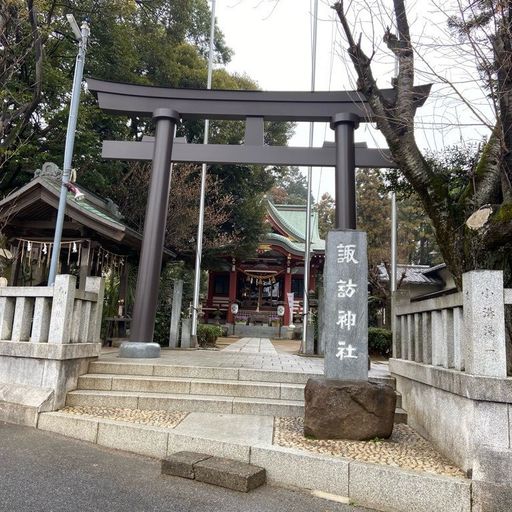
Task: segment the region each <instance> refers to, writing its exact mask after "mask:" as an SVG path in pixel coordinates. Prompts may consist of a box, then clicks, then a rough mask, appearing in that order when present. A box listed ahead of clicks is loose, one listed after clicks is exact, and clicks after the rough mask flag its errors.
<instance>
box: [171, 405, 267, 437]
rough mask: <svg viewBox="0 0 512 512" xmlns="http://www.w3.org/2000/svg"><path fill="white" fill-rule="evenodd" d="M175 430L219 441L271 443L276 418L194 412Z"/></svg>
mask: <svg viewBox="0 0 512 512" xmlns="http://www.w3.org/2000/svg"><path fill="white" fill-rule="evenodd" d="M174 431H175V432H180V433H183V434H188V435H191V436H194V437H203V438H208V439H215V440H217V441H224V442H232V443H244V444H251V443H258V444H268V445H271V444H272V436H273V431H274V418H273V417H271V416H248V415H238V414H214V413H209V412H206V413H204V412H192V413H190V414H189V415H188V416H187V417H186V418H185V419H184V420H183V421H182V422H181V423H180V424H179V425H178V426H177V427H176V428H175V429H174Z"/></svg>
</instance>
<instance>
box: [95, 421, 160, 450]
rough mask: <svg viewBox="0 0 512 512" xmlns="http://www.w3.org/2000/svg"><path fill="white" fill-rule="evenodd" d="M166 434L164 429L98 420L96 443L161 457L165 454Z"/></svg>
mask: <svg viewBox="0 0 512 512" xmlns="http://www.w3.org/2000/svg"><path fill="white" fill-rule="evenodd" d="M167 436H168V432H167V431H166V430H165V429H158V428H155V427H149V426H147V425H127V424H126V423H125V424H123V423H120V422H114V421H100V422H99V426H98V440H97V443H98V444H100V445H102V446H107V447H109V448H116V449H118V450H127V449H129V450H130V451H131V452H133V453H138V454H139V455H146V456H148V457H154V458H157V459H162V458H163V457H165V456H166V454H167Z"/></svg>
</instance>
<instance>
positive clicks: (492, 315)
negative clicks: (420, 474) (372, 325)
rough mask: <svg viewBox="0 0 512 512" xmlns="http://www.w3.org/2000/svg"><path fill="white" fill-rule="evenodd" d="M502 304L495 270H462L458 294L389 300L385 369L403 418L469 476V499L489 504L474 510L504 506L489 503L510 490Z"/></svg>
mask: <svg viewBox="0 0 512 512" xmlns="http://www.w3.org/2000/svg"><path fill="white" fill-rule="evenodd" d="M510 304H512V290H511V289H504V287H503V273H502V272H501V271H488V270H477V271H471V272H468V273H466V274H464V275H463V281H462V291H461V292H458V293H453V294H451V295H445V296H442V297H437V298H431V299H428V300H411V299H410V298H408V297H407V296H405V294H404V293H402V292H397V293H396V294H395V296H394V298H393V312H394V318H393V322H394V336H393V338H394V339H393V358H391V359H390V361H389V368H390V371H391V373H392V375H393V376H394V377H395V379H396V387H397V390H398V391H399V392H400V393H401V395H402V403H403V407H404V409H405V410H406V411H407V414H408V423H409V425H411V426H412V427H413V428H415V429H416V430H417V431H418V432H420V433H421V434H422V435H423V436H424V437H426V438H427V439H429V440H431V441H432V442H433V443H434V444H435V445H436V447H437V448H438V449H439V450H440V451H441V452H442V453H443V454H444V455H446V456H447V457H448V458H449V459H451V460H453V461H454V462H456V463H457V464H458V465H459V466H460V467H461V468H463V469H464V470H467V471H468V473H470V474H473V482H472V486H473V493H474V494H473V497H474V499H475V503H480V502H483V501H485V502H487V503H491V504H492V506H491V507H490V508H478V507H477V509H478V510H505V509H502V508H499V506H498V505H497V504H498V502H499V500H503V496H504V495H503V492H502V491H503V489H512V476H511V473H510V471H509V469H507V468H510V467H512V444H511V443H512V441H511V440H512V378H511V377H509V376H507V357H506V351H507V342H506V331H505V306H506V305H510ZM497 474H499V475H500V479H497V478H495V476H496V475H497ZM498 480H499V482H498ZM502 480H503V482H502ZM502 484H503V485H502ZM505 484H506V485H505Z"/></svg>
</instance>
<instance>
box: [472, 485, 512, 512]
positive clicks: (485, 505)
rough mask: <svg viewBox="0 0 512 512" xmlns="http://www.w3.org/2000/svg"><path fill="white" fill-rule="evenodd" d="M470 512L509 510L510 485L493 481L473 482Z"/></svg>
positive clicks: (510, 502)
mask: <svg viewBox="0 0 512 512" xmlns="http://www.w3.org/2000/svg"><path fill="white" fill-rule="evenodd" d="M472 488H473V493H472V494H473V508H472V509H471V510H472V512H510V510H511V507H512V486H511V485H510V484H496V483H493V482H480V481H476V482H473V485H472Z"/></svg>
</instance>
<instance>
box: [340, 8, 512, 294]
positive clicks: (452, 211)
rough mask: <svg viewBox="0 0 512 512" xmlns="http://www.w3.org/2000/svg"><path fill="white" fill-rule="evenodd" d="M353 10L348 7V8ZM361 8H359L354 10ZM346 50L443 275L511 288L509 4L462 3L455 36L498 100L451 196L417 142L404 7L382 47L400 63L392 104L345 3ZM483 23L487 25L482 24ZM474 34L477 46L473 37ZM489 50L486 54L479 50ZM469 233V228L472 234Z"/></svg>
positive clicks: (445, 174)
mask: <svg viewBox="0 0 512 512" xmlns="http://www.w3.org/2000/svg"><path fill="white" fill-rule="evenodd" d="M352 3H353V4H357V2H350V4H352ZM359 4H361V2H359ZM333 8H334V9H335V11H336V13H337V15H338V18H339V21H340V23H341V26H342V29H343V32H344V34H345V37H346V40H347V42H348V55H349V56H350V59H351V61H352V64H353V66H354V69H355V71H356V74H357V79H358V82H357V86H358V89H359V90H360V91H361V92H362V93H363V94H364V96H365V97H366V99H367V100H368V102H369V104H370V106H371V108H372V109H373V112H374V113H375V116H376V123H377V128H378V129H379V130H380V131H381V133H382V134H383V135H384V137H385V138H386V141H387V143H388V145H389V148H390V150H391V154H392V156H393V159H394V160H395V162H396V163H397V164H398V166H399V168H400V170H401V172H402V173H403V175H404V176H405V178H406V179H407V180H408V182H409V183H410V184H411V185H412V187H413V188H414V190H415V192H416V193H417V195H418V197H419V198H420V200H421V202H422V204H423V206H424V208H425V211H426V212H427V214H428V216H429V217H430V219H431V220H432V223H433V226H434V228H435V232H436V238H437V241H438V244H439V247H440V250H441V253H442V256H443V258H444V261H445V262H446V263H447V265H448V267H449V268H450V270H451V271H452V273H453V274H454V276H455V279H456V282H457V284H458V285H459V286H460V285H461V279H462V274H463V272H465V271H467V270H471V269H475V268H490V269H496V268H497V269H503V270H505V279H506V282H507V283H509V284H510V283H511V280H512V273H511V266H512V264H511V261H510V258H509V251H510V247H511V239H512V238H511V235H512V200H511V185H510V183H511V181H510V180H511V177H512V173H511V169H512V151H511V149H512V73H511V72H512V51H511V46H512V31H511V27H512V2H510V1H505V2H503V1H501V0H481V1H468V2H467V4H466V5H465V6H464V5H462V3H461V2H459V12H460V13H461V15H462V16H461V17H459V18H456V17H452V18H451V19H450V22H451V24H452V26H455V25H456V24H457V23H458V28H459V33H460V34H462V35H463V36H464V37H466V39H467V40H469V43H470V45H471V47H472V48H473V49H474V54H473V55H474V60H475V62H478V64H479V69H480V70H481V73H482V77H481V78H482V80H484V81H485V82H486V83H485V87H486V88H487V89H488V91H489V94H490V95H491V96H492V98H494V99H495V102H494V103H495V106H496V123H495V126H494V128H493V131H492V135H491V136H490V137H489V140H488V142H487V143H486V145H485V147H484V149H483V151H482V152H481V155H480V159H479V161H478V162H477V164H476V166H475V168H473V169H468V173H467V176H466V182H465V184H464V186H463V187H462V188H461V189H460V190H457V191H455V192H454V190H453V189H452V188H451V186H450V185H451V175H450V169H442V168H441V169H440V168H439V167H436V166H433V165H432V164H431V163H430V162H429V161H428V160H427V158H426V157H425V155H424V154H423V153H422V151H421V150H420V148H419V147H418V143H417V141H416V138H415V115H416V108H415V103H414V93H413V86H414V81H415V55H416V52H415V48H414V46H413V43H412V39H411V33H410V25H409V21H408V17H407V11H406V8H405V2H404V0H393V9H394V20H390V25H391V22H393V24H394V26H395V29H394V30H392V29H391V28H390V27H388V28H387V29H386V30H385V31H384V33H383V41H384V42H385V44H386V46H387V48H388V50H389V51H390V52H392V54H393V55H394V56H395V57H396V59H397V61H398V74H397V76H396V77H395V79H394V80H393V88H394V90H395V92H396V94H395V96H394V99H393V100H391V101H389V100H386V99H384V97H383V95H382V93H381V89H380V88H379V86H378V85H377V80H376V78H375V76H374V73H373V69H372V64H373V62H372V60H373V57H374V54H373V53H372V54H367V53H365V51H364V49H363V47H362V46H363V45H362V43H361V37H360V36H357V35H356V34H354V30H353V28H352V27H351V24H350V20H349V16H350V11H349V10H347V9H345V5H344V2H343V1H338V2H336V3H335V4H334V5H333ZM468 9H469V10H468ZM485 20H487V21H486V23H485V24H484V21H485ZM477 30H479V38H477V37H476V36H475V34H476V31H477ZM484 41H485V42H486V43H487V44H488V45H489V46H490V48H491V51H490V52H489V51H486V50H485V49H484V48H483V46H482V45H483V42H484ZM486 208H487V209H488V210H486V211H487V213H488V215H483V216H482V218H483V219H484V220H482V221H481V222H479V223H474V222H469V223H467V221H468V218H470V217H471V215H472V214H474V213H475V212H476V211H478V210H480V209H486ZM469 226H471V227H469Z"/></svg>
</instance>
